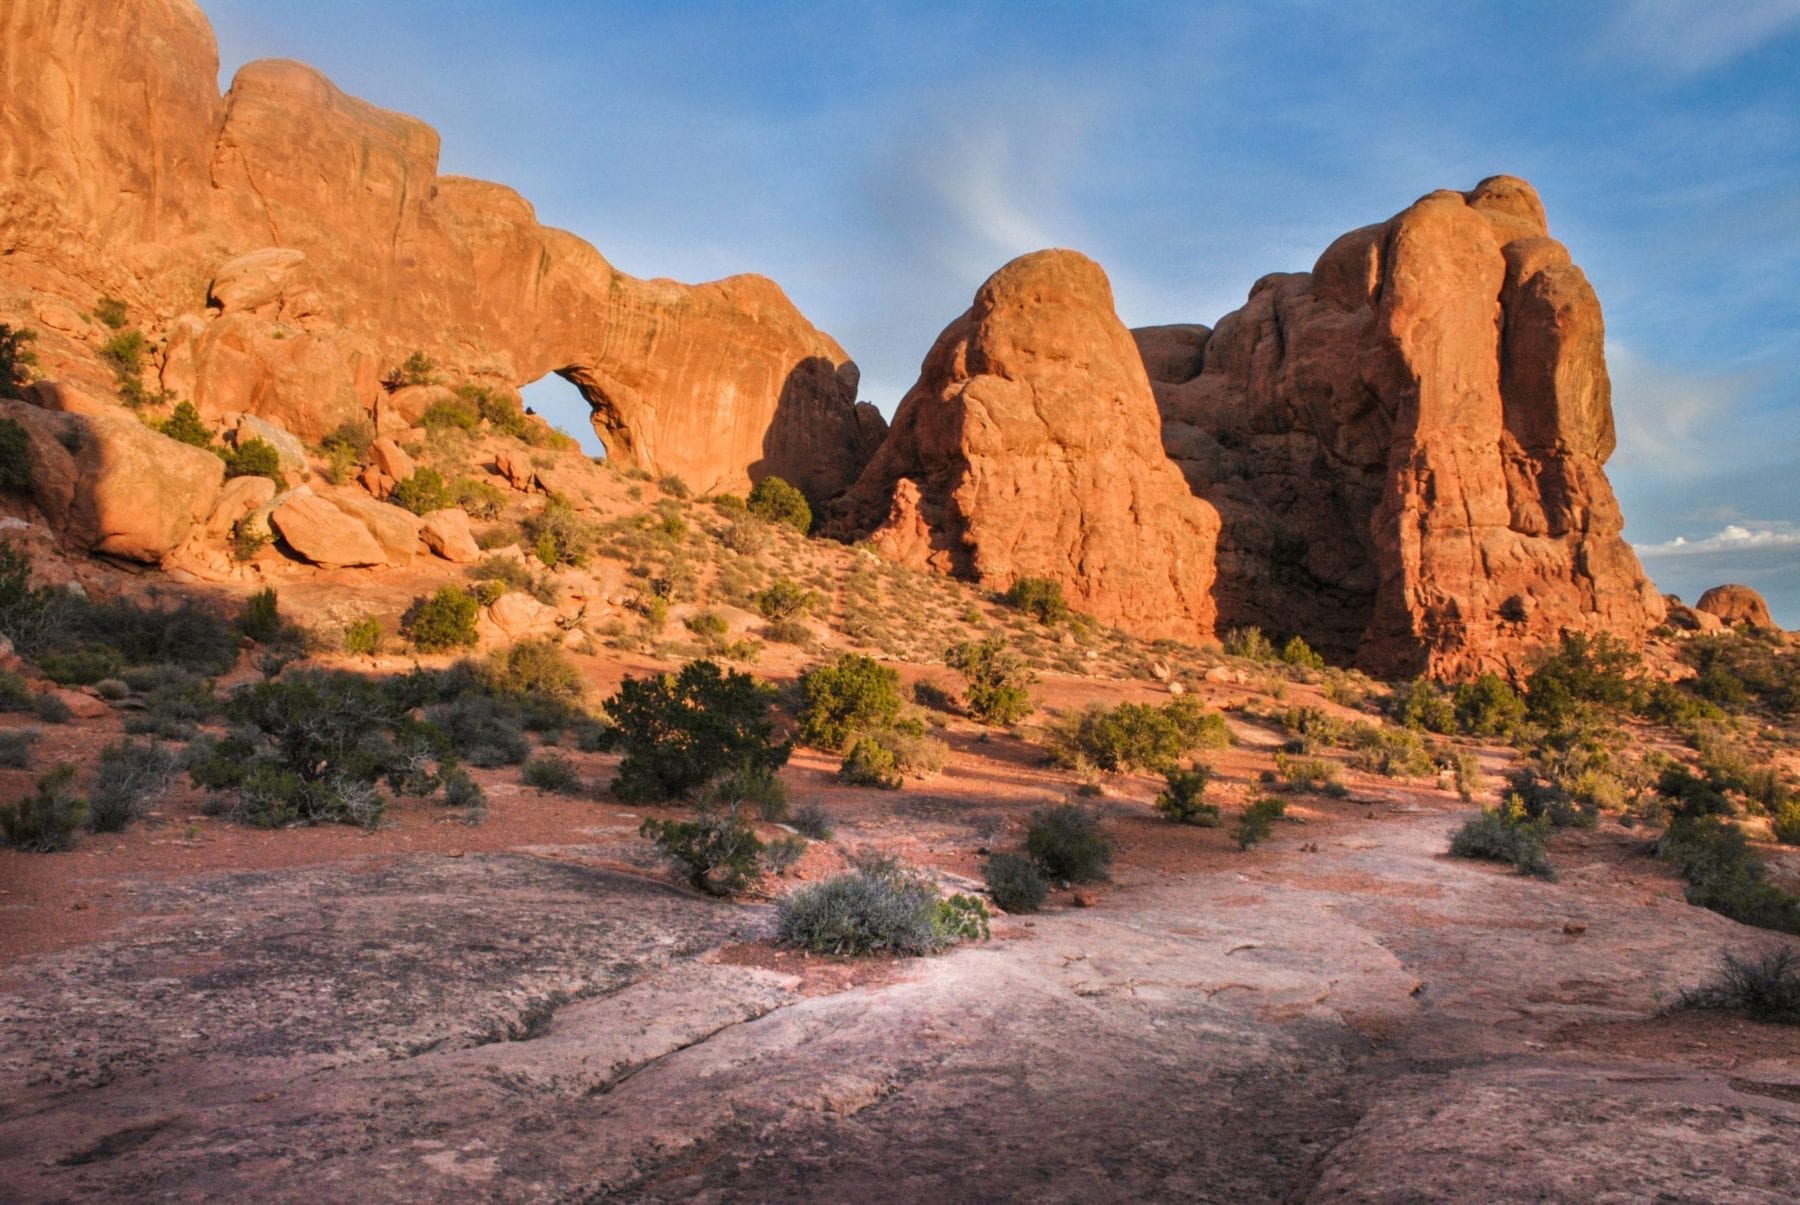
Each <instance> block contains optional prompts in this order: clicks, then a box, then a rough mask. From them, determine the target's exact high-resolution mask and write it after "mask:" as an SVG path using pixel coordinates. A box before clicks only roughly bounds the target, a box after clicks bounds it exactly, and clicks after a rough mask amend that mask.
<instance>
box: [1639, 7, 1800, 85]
mask: <svg viewBox="0 0 1800 1205" xmlns="http://www.w3.org/2000/svg"><path fill="white" fill-rule="evenodd" d="M1797 30H1800V0H1724V2H1723V3H1721V0H1629V2H1628V3H1626V4H1625V5H1623V6H1622V7H1621V8H1620V9H1619V11H1618V14H1617V16H1616V17H1615V18H1614V19H1613V21H1612V22H1611V30H1610V33H1611V35H1612V36H1611V38H1610V39H1609V41H1611V42H1612V44H1613V45H1616V46H1618V47H1619V48H1620V49H1621V50H1623V51H1625V52H1626V53H1629V54H1634V55H1637V56H1639V57H1641V58H1644V59H1648V60H1649V61H1650V62H1651V63H1653V64H1655V65H1657V66H1659V67H1661V68H1662V69H1663V70H1665V71H1667V72H1669V73H1670V74H1672V75H1677V76H1689V75H1698V74H1700V73H1701V72H1704V71H1711V70H1714V69H1715V68H1718V67H1723V66H1725V65H1726V64H1727V63H1730V62H1731V61H1732V60H1734V59H1737V58H1740V57H1742V56H1743V55H1746V54H1749V53H1751V52H1752V51H1755V50H1758V49H1760V48H1762V47H1763V46H1766V45H1767V44H1768V43H1770V42H1773V41H1775V40H1776V39H1777V38H1780V37H1783V36H1785V35H1787V34H1789V33H1792V32H1795V31H1797Z"/></svg>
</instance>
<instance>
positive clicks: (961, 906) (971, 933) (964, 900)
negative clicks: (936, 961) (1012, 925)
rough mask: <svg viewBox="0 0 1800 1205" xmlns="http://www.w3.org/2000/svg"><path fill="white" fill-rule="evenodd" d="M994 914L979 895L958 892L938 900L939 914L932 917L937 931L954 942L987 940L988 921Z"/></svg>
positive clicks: (948, 940)
mask: <svg viewBox="0 0 1800 1205" xmlns="http://www.w3.org/2000/svg"><path fill="white" fill-rule="evenodd" d="M992 919H993V914H992V913H990V912H989V911H988V906H987V905H986V904H985V903H983V902H982V901H981V900H980V899H979V898H978V897H976V896H972V895H964V894H963V893H962V892H960V891H959V892H957V893H956V894H955V895H953V896H950V897H949V898H948V899H941V900H939V901H938V902H937V914H936V916H934V917H933V918H932V922H933V925H934V926H935V927H936V929H937V931H938V932H939V933H941V934H943V936H944V940H945V941H946V942H948V943H951V944H954V943H956V942H959V941H986V940H987V939H988V933H989V928H988V922H989V921H990V920H992Z"/></svg>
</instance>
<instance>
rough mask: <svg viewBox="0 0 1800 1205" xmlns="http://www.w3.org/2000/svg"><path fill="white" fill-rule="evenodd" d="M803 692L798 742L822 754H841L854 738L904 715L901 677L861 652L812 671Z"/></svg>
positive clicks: (804, 678)
mask: <svg viewBox="0 0 1800 1205" xmlns="http://www.w3.org/2000/svg"><path fill="white" fill-rule="evenodd" d="M800 691H801V694H802V695H803V696H804V698H805V702H804V704H803V706H802V707H801V710H800V739H801V740H802V741H804V742H805V743H806V744H809V745H812V746H814V747H815V748H819V749H842V748H843V747H844V746H845V745H846V744H847V743H849V741H850V739H851V737H853V736H854V735H855V734H856V733H859V732H865V731H867V730H869V729H871V728H877V727H883V726H886V725H889V724H892V723H893V722H894V721H895V720H896V719H897V718H899V715H900V707H901V698H900V674H899V672H898V671H896V670H894V669H891V668H889V667H888V666H885V665H882V664H881V663H880V662H878V661H875V660H874V659H873V658H870V657H864V656H862V655H860V654H857V653H845V654H843V655H842V656H840V657H838V658H837V659H836V660H835V661H832V662H831V663H829V664H827V665H822V666H819V667H818V668H816V669H813V670H810V671H808V672H807V673H806V674H805V675H803V676H802V677H801V679H800Z"/></svg>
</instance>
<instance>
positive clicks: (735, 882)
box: [638, 808, 764, 895]
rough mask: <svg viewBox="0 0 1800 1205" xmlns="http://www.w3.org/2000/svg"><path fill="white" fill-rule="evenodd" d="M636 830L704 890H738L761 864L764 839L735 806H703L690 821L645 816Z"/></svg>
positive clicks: (720, 892) (715, 892) (721, 892)
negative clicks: (711, 807)
mask: <svg viewBox="0 0 1800 1205" xmlns="http://www.w3.org/2000/svg"><path fill="white" fill-rule="evenodd" d="M638 835H639V836H642V837H645V838H648V839H649V840H651V841H654V842H655V843H656V846H657V848H658V849H660V850H662V851H663V853H664V854H665V855H666V856H667V857H668V858H670V859H671V860H672V861H674V862H676V863H677V864H679V865H680V866H681V868H682V870H683V871H684V872H685V873H686V875H687V880H688V882H689V883H690V884H691V885H692V886H693V887H694V888H695V889H696V890H699V891H704V892H706V893H707V894H708V895H730V894H732V893H733V892H737V891H742V890H743V889H744V888H745V887H747V886H749V885H750V883H752V882H753V881H754V880H755V879H756V876H757V874H758V872H759V871H760V869H761V866H762V855H763V849H764V846H763V843H762V840H761V839H760V838H758V837H757V835H756V832H755V830H753V829H752V828H751V827H750V826H749V825H748V824H745V823H744V821H743V820H742V819H740V818H739V817H738V814H737V812H736V810H735V809H731V808H722V809H702V810H700V811H699V812H698V813H697V814H696V815H695V818H694V819H692V820H656V819H649V820H646V821H644V823H643V825H642V827H640V828H639V829H638Z"/></svg>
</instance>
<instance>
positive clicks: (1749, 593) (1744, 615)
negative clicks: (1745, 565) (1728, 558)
mask: <svg viewBox="0 0 1800 1205" xmlns="http://www.w3.org/2000/svg"><path fill="white" fill-rule="evenodd" d="M1694 609H1695V610H1696V611H1701V612H1704V613H1705V614H1707V615H1713V616H1717V617H1718V618H1719V620H1720V621H1722V622H1724V623H1727V624H1740V623H1745V624H1749V625H1750V626H1751V627H1756V628H1772V627H1774V626H1775V620H1774V618H1773V617H1772V616H1771V615H1770V614H1769V604H1768V603H1767V602H1766V601H1765V600H1764V599H1763V596H1762V595H1761V594H1758V593H1757V592H1756V591H1755V590H1753V589H1751V588H1750V587H1749V586H1740V585H1736V584H1728V585H1724V586H1714V587H1713V588H1712V589H1710V590H1708V591H1707V592H1706V593H1705V594H1702V595H1701V596H1700V601H1699V602H1697V603H1695V604H1694Z"/></svg>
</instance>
